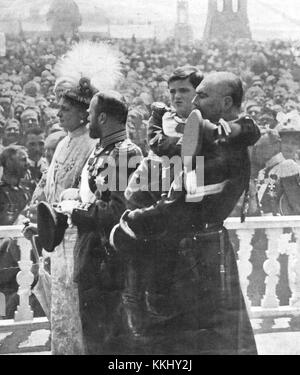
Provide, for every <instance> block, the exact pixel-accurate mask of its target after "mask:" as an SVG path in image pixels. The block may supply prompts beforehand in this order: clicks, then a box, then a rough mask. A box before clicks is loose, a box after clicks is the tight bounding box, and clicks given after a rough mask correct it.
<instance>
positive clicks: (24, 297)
mask: <svg viewBox="0 0 300 375" xmlns="http://www.w3.org/2000/svg"><path fill="white" fill-rule="evenodd" d="M17 243H18V245H19V247H20V250H21V259H20V261H19V262H18V265H19V267H20V272H19V273H18V274H17V283H18V284H19V289H18V295H19V297H20V301H19V305H18V308H17V311H15V321H16V322H22V321H25V320H33V311H32V310H31V307H30V305H29V296H30V294H31V285H32V283H33V281H34V276H33V273H32V272H31V267H32V261H31V259H30V253H31V248H32V246H31V243H30V241H28V240H26V239H25V238H22V237H20V238H18V239H17Z"/></svg>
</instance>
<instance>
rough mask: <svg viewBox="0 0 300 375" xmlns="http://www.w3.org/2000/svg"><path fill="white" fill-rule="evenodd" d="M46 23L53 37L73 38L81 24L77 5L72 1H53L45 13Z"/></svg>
mask: <svg viewBox="0 0 300 375" xmlns="http://www.w3.org/2000/svg"><path fill="white" fill-rule="evenodd" d="M47 23H48V25H49V26H50V28H51V33H52V35H54V36H58V35H65V36H73V35H74V34H75V33H77V32H78V28H79V26H80V25H81V23H82V18H81V14H80V12H79V8H78V5H77V4H76V2H75V1H73V0H53V1H52V3H51V5H50V9H49V11H48V13H47Z"/></svg>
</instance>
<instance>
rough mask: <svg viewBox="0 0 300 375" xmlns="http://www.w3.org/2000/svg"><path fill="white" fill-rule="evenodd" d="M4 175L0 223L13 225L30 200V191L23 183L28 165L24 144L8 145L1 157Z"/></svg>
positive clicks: (0, 202) (0, 194)
mask: <svg viewBox="0 0 300 375" xmlns="http://www.w3.org/2000/svg"><path fill="white" fill-rule="evenodd" d="M0 160H1V165H2V166H3V176H2V179H1V182H0V225H13V224H14V222H15V220H16V219H17V217H18V215H19V214H20V212H21V211H22V210H23V209H24V208H25V207H26V205H27V204H28V202H29V200H30V191H29V189H28V188H26V187H25V186H23V185H22V184H21V179H22V178H24V176H25V174H26V172H27V167H28V163H27V160H28V155H27V152H26V150H25V149H24V147H22V146H17V145H13V146H8V147H6V148H5V149H4V150H3V152H2V154H1V157H0Z"/></svg>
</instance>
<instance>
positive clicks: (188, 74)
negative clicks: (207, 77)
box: [168, 65, 204, 88]
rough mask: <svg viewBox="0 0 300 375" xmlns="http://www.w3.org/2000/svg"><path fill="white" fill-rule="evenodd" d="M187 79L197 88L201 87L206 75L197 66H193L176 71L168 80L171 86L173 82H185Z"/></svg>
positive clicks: (182, 67)
mask: <svg viewBox="0 0 300 375" xmlns="http://www.w3.org/2000/svg"><path fill="white" fill-rule="evenodd" d="M187 78H188V79H189V81H190V82H191V84H192V85H193V87H194V88H197V86H199V85H200V83H201V82H202V80H203V78H204V75H203V73H202V72H201V71H200V70H199V69H197V68H196V67H195V66H191V65H186V66H181V67H179V68H177V69H176V70H174V72H173V73H172V75H171V77H170V78H169V79H168V85H170V83H172V82H175V81H183V80H185V79H187Z"/></svg>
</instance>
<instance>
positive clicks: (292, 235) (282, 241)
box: [0, 216, 300, 322]
mask: <svg viewBox="0 0 300 375" xmlns="http://www.w3.org/2000/svg"><path fill="white" fill-rule="evenodd" d="M225 226H226V227H227V229H228V230H229V231H230V232H235V234H236V237H237V239H238V246H237V263H238V268H239V274H240V280H241V287H242V291H243V294H244V296H245V300H246V303H247V306H248V309H249V313H250V316H251V318H252V319H263V318H266V317H272V318H276V317H287V318H288V317H298V316H299V317H300V216H288V217H270V216H265V217H251V218H247V219H246V222H245V223H241V222H240V219H239V218H230V219H228V220H227V221H226V223H225ZM257 229H260V230H262V231H264V232H265V235H266V239H267V243H266V249H265V251H264V252H265V257H266V260H265V261H264V263H263V270H264V272H265V274H266V277H265V280H264V283H265V288H264V289H265V292H264V295H263V297H262V299H261V303H260V306H253V303H252V301H251V298H249V295H248V292H247V291H248V288H249V286H251V283H253V282H255V280H254V281H253V280H251V281H250V279H249V277H250V275H251V273H252V270H253V265H252V263H251V259H250V258H251V254H252V252H253V245H252V239H253V236H254V233H255V231H256V230H257ZM285 229H288V230H285ZM21 230H22V226H11V227H0V238H4V237H12V238H16V240H17V242H18V244H19V246H20V248H21V258H20V261H19V263H18V264H19V267H20V272H19V273H18V275H17V282H18V285H19V290H18V294H19V297H20V301H19V306H18V309H17V311H16V312H15V322H21V321H30V320H32V319H33V313H32V311H31V308H30V305H29V295H30V293H31V290H30V286H31V284H32V282H33V274H32V272H31V266H32V261H31V259H30V249H31V243H30V242H29V241H27V240H25V239H24V238H23V236H22V233H21ZM74 235H75V237H76V232H75V229H72V230H70V232H69V234H68V236H67V238H66V239H65V241H64V243H65V245H64V251H67V252H68V255H67V258H68V259H69V260H68V261H67V263H66V267H65V268H64V270H63V271H64V272H66V275H65V281H64V282H66V283H70V280H71V274H72V261H70V259H71V258H70V257H72V249H71V248H70V246H68V245H67V242H68V239H69V240H70V241H71V242H72V243H74ZM61 251H62V250H61ZM280 254H286V255H287V256H288V284H289V285H288V286H289V288H290V290H291V297H290V298H289V303H288V304H286V305H284V306H282V305H280V303H279V298H278V295H277V292H276V289H277V285H278V281H279V272H280V263H279V261H278V257H279V255H280ZM64 256H65V255H64ZM58 264H59V263H58ZM61 271H62V270H60V271H59V272H61ZM54 272H55V270H54ZM74 298H75V297H74ZM1 312H2V313H3V297H1V295H0V313H1Z"/></svg>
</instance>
